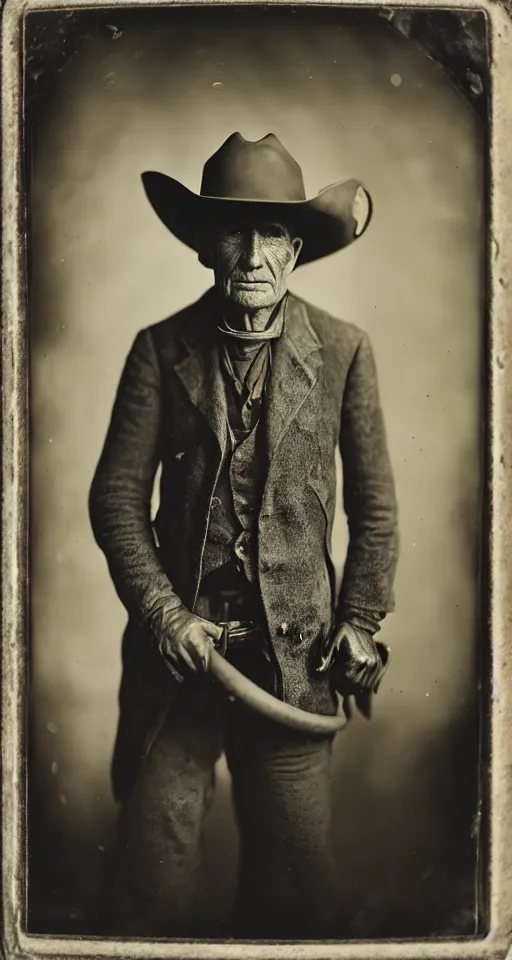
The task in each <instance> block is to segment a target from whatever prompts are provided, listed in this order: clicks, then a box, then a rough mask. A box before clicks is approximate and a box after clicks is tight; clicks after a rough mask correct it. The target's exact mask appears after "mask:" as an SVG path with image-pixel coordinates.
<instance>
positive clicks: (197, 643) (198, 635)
mask: <svg viewBox="0 0 512 960" xmlns="http://www.w3.org/2000/svg"><path fill="white" fill-rule="evenodd" d="M221 637H222V627H219V626H218V625H217V624H216V623H211V621H210V620H204V619H203V618H202V617H197V616H196V615H195V614H194V613H190V611H189V610H186V609H185V608H184V607H181V608H180V609H178V610H176V611H175V612H174V613H172V614H171V615H170V617H169V618H168V620H167V623H166V625H165V629H164V634H163V637H162V638H161V640H160V651H161V653H162V655H163V656H164V657H165V658H166V659H167V660H169V661H170V662H171V663H172V665H173V666H174V667H176V668H177V669H178V670H180V668H181V667H183V665H184V664H186V666H187V667H188V668H189V669H190V670H192V671H193V672H194V673H207V672H208V670H209V669H210V655H211V652H212V650H213V648H214V646H215V641H216V640H220V639H221Z"/></svg>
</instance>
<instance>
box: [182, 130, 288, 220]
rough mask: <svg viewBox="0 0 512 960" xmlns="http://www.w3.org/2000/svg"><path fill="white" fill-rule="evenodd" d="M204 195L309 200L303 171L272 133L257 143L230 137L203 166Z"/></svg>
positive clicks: (235, 134) (265, 199) (272, 200)
mask: <svg viewBox="0 0 512 960" xmlns="http://www.w3.org/2000/svg"><path fill="white" fill-rule="evenodd" d="M201 195H202V196H203V197H224V198H226V199H230V200H261V201H271V202H277V203H279V202H281V203H282V202H285V203H290V202H292V203H293V202H301V201H304V200H305V199H306V193H305V190H304V180H303V177H302V170H301V168H300V166H299V164H298V163H297V161H296V160H294V159H293V157H292V156H291V154H289V153H288V151H287V150H286V149H285V147H283V145H282V143H281V142H280V141H279V140H278V138H277V137H276V136H275V134H273V133H268V134H267V135H266V136H265V137H262V138H261V140H255V141H253V140H245V139H244V137H242V135H241V134H240V133H233V134H231V136H230V137H228V139H227V140H226V141H225V142H224V143H223V144H222V146H221V147H219V149H218V150H217V152H216V153H214V154H213V156H212V157H210V159H209V160H207V162H206V163H205V165H204V169H203V179H202V182H201Z"/></svg>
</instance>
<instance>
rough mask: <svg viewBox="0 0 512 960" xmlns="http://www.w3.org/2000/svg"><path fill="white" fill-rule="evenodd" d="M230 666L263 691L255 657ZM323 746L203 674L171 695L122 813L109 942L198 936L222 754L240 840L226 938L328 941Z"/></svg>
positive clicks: (333, 885)
mask: <svg viewBox="0 0 512 960" xmlns="http://www.w3.org/2000/svg"><path fill="white" fill-rule="evenodd" d="M230 659H231V660H232V662H233V663H234V664H235V665H236V666H237V667H238V668H239V669H241V670H242V671H243V672H244V673H246V675H248V676H250V677H251V679H253V680H255V682H257V683H259V684H260V685H261V686H263V687H266V688H269V687H270V685H271V683H272V677H271V672H272V667H271V665H270V663H269V661H268V660H267V659H266V658H265V657H263V655H262V654H259V653H254V651H252V652H250V653H247V652H246V651H243V650H242V651H232V652H231V653H230ZM331 750H332V738H326V737H310V736H306V735H304V734H302V733H298V732H296V731H293V730H288V729H287V728H285V727H282V726H280V725H278V724H276V723H273V722H271V721H269V720H266V719H265V718H263V717H260V716H259V715H258V714H257V713H255V712H254V711H251V710H249V709H248V708H245V707H243V705H241V704H239V703H237V702H232V701H230V700H229V698H228V697H227V696H226V694H225V693H224V692H223V690H222V688H221V687H220V686H219V685H218V684H217V683H216V682H215V681H214V680H213V678H212V677H211V676H209V675H202V676H193V677H190V678H189V679H187V680H186V681H184V683H183V684H181V685H180V687H179V690H178V692H177V694H176V696H175V698H174V700H173V702H172V704H171V706H170V707H169V710H168V712H167V715H166V718H165V720H164V723H163V725H162V727H161V729H160V731H159V733H158V735H157V736H156V738H155V740H154V742H153V745H152V748H151V750H150V751H149V754H148V756H147V757H146V759H145V761H144V762H143V763H142V764H141V769H140V772H139V775H138V779H137V781H136V783H135V786H134V788H133V790H132V793H131V794H130V796H129V798H128V799H127V800H126V802H125V803H123V805H122V807H121V809H120V813H119V820H118V833H117V846H116V851H115V857H114V867H113V876H112V880H111V882H110V883H109V888H110V896H109V917H108V928H109V933H111V934H112V935H115V936H137V937H192V938H194V937H197V936H198V933H197V930H198V926H199V917H198V915H197V910H198V906H197V904H198V890H199V888H200V885H201V851H202V838H203V825H204V818H205V815H206V813H207V811H208V808H209V806H210V804H211V801H212V798H213V790H214V769H215V764H216V762H217V760H218V759H219V757H220V756H221V753H222V751H224V752H225V755H226V759H227V764H228V767H229V771H230V774H231V778H232V792H233V804H234V810H235V814H236V819H237V823H238V827H239V832H240V858H239V869H238V885H237V894H236V902H235V904H234V910H233V923H232V930H231V931H230V935H232V936H235V937H239V938H242V939H260V938H272V939H310V938H314V939H316V938H319V939H324V938H328V937H329V936H330V934H331V931H332V929H333V925H334V922H335V920H336V916H337V913H338V906H339V903H338V877H337V871H336V865H335V861H334V856H333V852H332V848H331V836H330V831H331V798H330V759H331Z"/></svg>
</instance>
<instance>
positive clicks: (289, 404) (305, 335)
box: [265, 294, 322, 461]
mask: <svg viewBox="0 0 512 960" xmlns="http://www.w3.org/2000/svg"><path fill="white" fill-rule="evenodd" d="M321 349H322V345H321V343H320V341H319V339H318V337H317V335H316V333H315V331H314V330H313V327H312V326H311V324H310V322H309V318H308V315H307V310H306V307H305V304H303V303H302V302H301V301H300V300H297V299H296V298H295V297H294V296H293V295H291V294H290V295H289V296H288V300H287V304H286V313H285V322H284V329H283V332H282V334H281V337H280V338H279V340H278V341H277V342H276V347H275V351H274V355H273V359H272V372H271V376H270V382H269V386H268V392H267V401H266V404H265V409H266V414H265V418H266V428H267V442H268V454H269V460H270V461H271V460H272V457H273V456H274V455H275V453H276V451H277V448H278V446H279V444H280V442H281V439H282V437H283V436H284V434H285V433H286V431H287V430H288V428H289V427H290V425H291V424H292V423H293V421H294V419H295V418H296V416H297V414H298V412H299V410H300V408H301V407H302V405H303V403H304V401H305V400H306V397H308V395H309V394H310V392H311V390H312V389H313V387H314V386H315V383H316V381H317V380H318V370H319V368H320V367H321V366H322V358H321V354H320V351H321Z"/></svg>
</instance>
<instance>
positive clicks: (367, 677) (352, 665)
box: [318, 623, 383, 692]
mask: <svg viewBox="0 0 512 960" xmlns="http://www.w3.org/2000/svg"><path fill="white" fill-rule="evenodd" d="M382 667H383V665H382V660H381V658H380V656H379V652H378V650H377V647H376V645H375V641H374V639H373V636H372V634H371V633H370V632H369V631H368V630H363V629H362V627H356V626H355V625H354V624H352V623H342V624H340V626H339V627H338V628H337V630H336V632H335V634H334V637H333V638H332V640H331V642H330V644H329V650H328V651H327V652H326V653H325V654H324V655H323V656H322V661H321V663H320V665H319V667H318V672H319V673H325V672H326V671H327V670H330V669H331V668H334V669H335V671H336V673H338V672H339V673H340V674H342V677H343V679H344V680H346V681H347V682H348V683H349V684H350V685H353V686H354V687H355V688H359V689H360V690H368V691H370V692H376V690H377V687H378V683H379V679H380V675H381V673H382Z"/></svg>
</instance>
